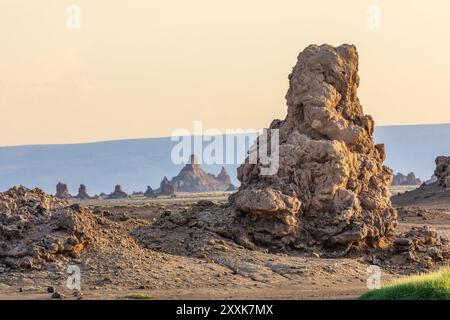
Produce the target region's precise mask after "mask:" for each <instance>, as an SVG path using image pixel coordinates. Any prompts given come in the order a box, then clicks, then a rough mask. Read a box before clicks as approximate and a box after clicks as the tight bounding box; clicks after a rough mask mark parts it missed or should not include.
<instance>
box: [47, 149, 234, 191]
mask: <svg viewBox="0 0 450 320" xmlns="http://www.w3.org/2000/svg"><path fill="white" fill-rule="evenodd" d="M234 190H236V187H235V186H234V185H233V183H232V182H231V177H230V175H229V174H228V172H227V171H226V170H225V168H224V167H222V170H221V171H220V173H219V174H218V175H217V176H214V175H213V174H210V173H206V172H205V171H203V169H202V168H201V167H200V165H199V164H198V162H197V159H196V157H195V156H194V155H191V157H190V161H189V163H188V164H186V165H185V166H184V167H183V169H182V170H181V171H180V173H179V174H178V175H177V176H175V177H174V178H173V179H172V180H169V179H168V178H167V177H164V179H163V180H162V181H161V183H160V186H159V189H157V190H153V189H152V187H151V186H147V190H146V191H145V192H134V193H133V195H143V196H145V197H147V198H155V197H157V196H158V195H165V196H174V195H175V192H205V191H234ZM55 196H56V197H57V198H59V199H70V198H77V199H91V197H90V196H89V194H88V193H87V188H86V186H85V185H84V184H81V185H80V187H79V189H78V194H77V195H76V196H75V197H72V196H71V195H70V193H69V189H68V187H67V185H66V184H63V183H61V182H59V183H58V184H57V186H56V194H55ZM100 196H102V197H106V198H107V199H124V198H127V197H128V194H127V193H126V192H125V191H123V190H122V187H121V185H116V186H115V187H114V191H113V192H112V193H110V194H109V195H106V194H104V193H102V194H101V195H100Z"/></svg>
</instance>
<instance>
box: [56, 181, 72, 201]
mask: <svg viewBox="0 0 450 320" xmlns="http://www.w3.org/2000/svg"><path fill="white" fill-rule="evenodd" d="M55 197H56V198H58V199H69V198H72V196H71V195H70V193H69V188H67V184H65V183H61V182H58V184H57V185H56V194H55Z"/></svg>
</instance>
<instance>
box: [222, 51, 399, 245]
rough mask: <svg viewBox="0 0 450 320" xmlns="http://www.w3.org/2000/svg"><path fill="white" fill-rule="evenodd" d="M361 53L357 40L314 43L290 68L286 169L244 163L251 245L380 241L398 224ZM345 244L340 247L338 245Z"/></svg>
mask: <svg viewBox="0 0 450 320" xmlns="http://www.w3.org/2000/svg"><path fill="white" fill-rule="evenodd" d="M358 85H359V77H358V53H357V51H356V48H355V47H354V46H353V45H342V46H339V47H337V48H335V47H332V46H330V45H321V46H317V45H311V46H309V47H307V48H306V49H305V50H304V51H303V52H301V53H300V54H299V56H298V60H297V64H296V66H295V67H294V69H293V71H292V73H291V74H290V75H289V90H288V92H287V95H286V100H287V106H288V114H287V117H286V118H285V120H274V121H273V122H272V124H271V125H270V129H279V137H280V146H279V170H278V172H277V173H276V174H275V175H273V176H264V175H261V173H260V169H261V167H262V164H260V163H258V164H249V163H248V161H246V163H244V164H243V165H241V166H240V167H239V169H238V179H239V180H240V181H241V187H240V189H239V191H238V192H237V193H236V194H235V195H234V196H232V200H231V201H232V207H233V208H234V210H235V211H236V217H235V220H234V223H233V226H232V233H233V234H234V237H235V239H236V240H237V241H239V242H240V243H242V244H243V245H246V244H247V245H250V244H252V243H257V244H262V245H268V246H271V247H280V248H283V247H297V248H303V247H312V246H323V247H330V248H335V249H336V250H339V249H342V250H344V252H347V251H348V250H349V249H350V248H352V247H375V248H376V247H380V246H382V243H383V240H384V239H385V237H386V236H388V235H390V234H391V233H392V232H393V231H394V229H395V227H396V225H397V214H396V211H395V210H394V208H393V207H392V205H391V201H390V192H389V186H390V184H391V180H392V171H391V170H390V169H389V168H388V167H386V166H384V165H383V161H384V160H385V149H384V145H382V144H378V145H375V144H374V142H373V130H374V121H373V119H372V117H371V116H369V115H364V114H363V110H362V106H361V104H360V102H359V99H358V97H357V88H358ZM338 248H339V249H338Z"/></svg>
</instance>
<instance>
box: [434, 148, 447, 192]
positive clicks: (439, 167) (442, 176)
mask: <svg viewBox="0 0 450 320" xmlns="http://www.w3.org/2000/svg"><path fill="white" fill-rule="evenodd" d="M435 162H436V169H435V170H434V175H435V176H436V177H437V181H438V183H439V185H440V186H441V187H444V188H447V187H450V157H445V156H439V157H437V158H436V160H435Z"/></svg>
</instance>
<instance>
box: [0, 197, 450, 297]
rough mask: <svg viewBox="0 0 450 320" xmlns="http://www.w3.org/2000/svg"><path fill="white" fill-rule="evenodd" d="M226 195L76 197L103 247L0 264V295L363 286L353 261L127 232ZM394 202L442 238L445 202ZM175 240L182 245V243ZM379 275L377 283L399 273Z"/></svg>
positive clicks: (290, 293)
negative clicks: (74, 279)
mask: <svg viewBox="0 0 450 320" xmlns="http://www.w3.org/2000/svg"><path fill="white" fill-rule="evenodd" d="M227 196H228V194H220V195H219V194H214V193H213V194H203V195H202V194H195V195H189V196H183V197H181V196H180V197H177V198H167V199H162V198H161V199H154V200H145V199H143V198H134V199H125V200H114V201H106V200H89V201H85V202H82V204H83V205H86V206H90V207H92V208H93V209H95V210H96V212H98V213H97V214H103V215H104V216H105V217H106V220H107V222H105V223H104V225H102V230H101V232H102V233H101V234H102V236H101V239H99V243H103V244H104V245H101V246H96V247H95V248H88V249H87V251H86V252H85V253H84V254H83V255H82V256H81V257H80V258H79V259H76V260H66V261H57V262H53V263H49V265H48V266H47V267H46V268H45V269H43V270H34V271H12V270H1V269H0V299H51V294H50V293H48V292H47V288H48V287H49V286H52V287H54V288H55V290H56V291H58V292H59V293H61V294H63V297H64V299H127V298H128V297H129V295H130V294H134V293H145V294H148V295H151V296H152V297H153V298H155V299H354V298H356V297H357V296H358V295H359V294H361V293H362V292H364V291H366V290H367V284H366V282H367V278H368V273H367V267H368V265H369V264H368V263H367V262H365V261H363V260H362V259H360V258H357V259H354V258H353V259H352V258H345V259H326V258H322V257H320V256H318V255H316V254H314V253H313V254H299V255H292V254H290V255H286V254H273V253H269V252H266V251H262V250H247V249H244V248H243V247H241V246H239V245H236V244H235V243H232V242H231V241H229V240H226V239H218V238H214V239H209V240H208V241H206V240H205V241H206V242H205V243H202V246H203V247H201V248H190V249H191V250H186V253H183V252H182V251H180V252H178V251H176V250H175V251H174V252H168V250H167V249H165V247H164V244H162V245H161V246H160V247H161V249H160V250H158V249H155V248H159V246H156V247H155V246H153V245H149V246H146V245H143V244H142V243H141V242H139V241H138V240H137V239H136V238H135V237H133V235H132V234H133V231H134V230H137V229H139V228H146V227H148V226H151V225H152V224H153V223H154V221H155V218H157V217H159V216H160V215H161V214H164V213H166V214H167V213H168V212H170V213H173V214H175V213H176V214H184V212H188V211H189V209H190V208H191V206H192V205H193V203H194V202H195V201H197V200H199V199H205V198H207V199H212V200H214V201H216V202H218V203H220V202H225V201H226V198H227ZM402 207H403V209H401V210H400V211H399V228H400V230H406V229H409V228H410V227H411V226H422V225H425V224H427V225H432V226H434V227H435V228H436V229H437V230H439V231H440V232H442V233H443V234H445V235H447V236H450V214H449V213H450V203H449V204H448V205H442V204H440V205H439V206H433V205H431V206H430V205H428V207H427V206H421V207H417V208H416V207H414V206H413V207H406V206H404V205H403V206H402ZM424 209H426V210H424ZM105 212H106V213H107V214H105ZM180 212H181V213H180ZM194 236H195V235H194ZM181 241H184V240H181ZM193 243H194V242H193ZM180 245H181V244H180ZM182 245H186V247H189V245H190V243H186V244H184V243H183V244H182ZM191 245H192V244H191ZM181 247H182V246H181ZM197 249H198V250H197ZM191 252H195V254H191ZM69 264H75V265H77V266H79V267H80V269H81V292H77V291H76V290H75V291H74V290H69V289H67V287H66V281H67V278H68V274H67V272H66V268H67V266H68V265H69ZM417 271H423V270H417ZM382 272H383V273H382V281H389V280H390V279H393V278H395V277H398V276H400V275H402V274H403V273H404V272H403V271H401V270H398V271H396V270H393V269H386V270H382Z"/></svg>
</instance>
